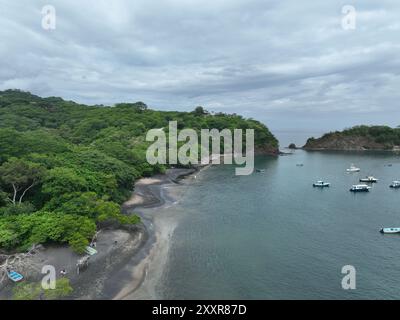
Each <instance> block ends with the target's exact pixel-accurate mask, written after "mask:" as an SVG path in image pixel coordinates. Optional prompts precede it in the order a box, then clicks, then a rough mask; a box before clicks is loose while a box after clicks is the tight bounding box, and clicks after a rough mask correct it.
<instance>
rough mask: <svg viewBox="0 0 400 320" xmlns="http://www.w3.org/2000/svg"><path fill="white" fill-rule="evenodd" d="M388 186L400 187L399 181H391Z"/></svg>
mask: <svg viewBox="0 0 400 320" xmlns="http://www.w3.org/2000/svg"><path fill="white" fill-rule="evenodd" d="M390 187H391V188H394V189H398V188H400V181H393V182H392V184H391V185H390Z"/></svg>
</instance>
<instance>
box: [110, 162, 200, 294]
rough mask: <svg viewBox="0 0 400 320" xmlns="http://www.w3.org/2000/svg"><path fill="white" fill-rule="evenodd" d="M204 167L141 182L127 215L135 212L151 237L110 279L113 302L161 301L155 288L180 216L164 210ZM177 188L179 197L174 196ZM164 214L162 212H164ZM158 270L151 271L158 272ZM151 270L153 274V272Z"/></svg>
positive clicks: (173, 171)
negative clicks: (188, 180)
mask: <svg viewBox="0 0 400 320" xmlns="http://www.w3.org/2000/svg"><path fill="white" fill-rule="evenodd" d="M202 169H203V168H202V167H200V168H196V169H168V170H167V172H166V174H163V175H156V176H153V177H151V178H143V179H140V180H139V181H138V182H137V184H135V192H134V193H133V194H132V197H131V198H130V199H129V200H128V201H126V202H125V203H124V205H123V211H124V212H125V213H132V212H135V213H136V214H138V215H139V216H140V217H141V218H142V221H143V224H144V225H145V228H146V230H147V232H148V234H149V238H148V239H147V241H146V243H144V245H143V246H142V248H141V249H140V251H139V252H138V253H137V254H136V255H134V256H132V259H131V260H130V261H129V262H128V263H127V264H126V265H125V266H124V267H123V268H121V269H120V270H118V271H117V273H115V274H114V275H113V276H112V277H111V278H110V279H108V281H107V283H106V286H105V288H104V289H105V290H104V294H105V295H106V296H107V298H109V299H113V300H141V299H155V298H157V296H156V292H155V286H156V285H157V283H158V280H159V278H160V276H161V275H162V274H161V273H162V269H163V268H162V267H163V266H164V265H165V263H166V260H167V258H168V251H169V248H170V244H171V243H170V238H171V236H172V234H173V232H174V229H175V228H176V226H177V219H176V218H177V217H175V216H167V215H166V213H165V212H162V211H163V209H165V208H168V207H170V206H172V205H174V204H176V203H177V202H178V201H179V199H180V198H181V197H182V193H183V192H184V191H182V190H178V189H179V188H180V187H182V186H184V185H182V184H181V182H180V181H181V180H183V179H185V178H188V177H189V176H191V175H193V174H194V173H197V172H199V171H200V170H202ZM171 189H174V190H173V191H174V192H175V195H172V194H171V193H172V191H171ZM161 212H162V213H161ZM154 267H155V268H156V269H158V270H150V269H154ZM149 270H150V272H149Z"/></svg>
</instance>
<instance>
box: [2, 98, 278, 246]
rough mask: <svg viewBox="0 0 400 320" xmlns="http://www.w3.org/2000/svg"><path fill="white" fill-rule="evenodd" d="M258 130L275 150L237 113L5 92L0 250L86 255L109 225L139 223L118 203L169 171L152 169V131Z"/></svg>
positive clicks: (258, 142) (257, 126) (258, 139)
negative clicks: (52, 249)
mask: <svg viewBox="0 0 400 320" xmlns="http://www.w3.org/2000/svg"><path fill="white" fill-rule="evenodd" d="M172 120H174V121H177V122H178V128H179V129H184V128H192V129H195V130H197V131H200V130H201V129H203V128H206V129H211V128H215V129H218V130H222V129H225V128H227V129H254V130H255V143H256V145H270V146H273V147H277V146H278V143H277V140H276V139H275V138H274V136H273V135H272V134H271V133H270V131H269V130H268V129H267V128H266V127H265V126H264V125H263V124H261V123H260V122H258V121H255V120H251V119H244V118H242V117H241V116H238V115H227V114H222V113H219V114H213V115H212V114H210V113H209V112H207V111H206V110H204V108H203V107H200V106H199V107H196V108H195V110H194V111H193V112H176V111H169V112H161V111H154V110H151V109H149V108H148V107H147V105H146V104H145V103H143V102H136V103H129V102H126V103H119V104H117V105H115V106H112V107H107V106H86V105H82V104H77V103H75V102H72V101H65V100H63V99H61V98H57V97H49V98H41V97H38V96H35V95H32V94H30V93H28V92H23V91H19V90H6V91H0V250H2V249H3V250H14V249H21V250H22V249H26V248H28V247H29V246H30V245H32V244H33V243H48V242H54V243H68V244H69V245H71V246H72V247H73V248H74V250H76V251H78V252H82V251H83V250H84V249H85V246H86V245H87V244H88V243H89V239H90V238H91V237H92V236H93V234H94V233H95V231H96V225H97V226H98V225H99V223H102V222H104V221H107V220H111V221H116V222H118V223H121V224H135V223H137V222H139V220H140V219H139V218H138V217H137V216H135V215H133V216H125V215H122V214H121V212H120V206H119V204H120V203H121V202H122V201H124V200H125V199H126V198H127V197H128V196H129V195H130V193H131V191H132V189H133V185H134V181H135V180H136V179H137V178H139V177H143V176H151V175H154V174H156V173H162V172H164V171H165V169H166V166H165V165H150V164H149V163H148V162H147V161H146V150H147V148H148V146H149V145H150V142H146V141H145V136H146V133H147V131H148V130H150V129H154V128H164V129H167V128H168V123H169V121H172Z"/></svg>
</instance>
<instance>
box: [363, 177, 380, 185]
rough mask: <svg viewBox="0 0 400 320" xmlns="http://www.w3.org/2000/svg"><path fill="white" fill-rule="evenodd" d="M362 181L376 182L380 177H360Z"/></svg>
mask: <svg viewBox="0 0 400 320" xmlns="http://www.w3.org/2000/svg"><path fill="white" fill-rule="evenodd" d="M360 182H369V183H375V182H378V179H376V178H374V177H373V176H367V177H365V178H362V179H360Z"/></svg>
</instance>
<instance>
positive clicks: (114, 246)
mask: <svg viewBox="0 0 400 320" xmlns="http://www.w3.org/2000/svg"><path fill="white" fill-rule="evenodd" d="M196 171H197V170H196V169H169V170H167V172H166V173H165V174H160V175H157V176H154V177H151V178H143V179H140V180H138V181H137V182H136V183H135V189H134V192H133V194H132V196H131V198H130V199H129V200H127V201H126V202H125V203H124V204H123V205H122V210H123V212H124V213H126V214H130V213H133V212H134V213H136V214H138V215H139V216H140V217H141V219H142V222H141V223H140V224H139V225H136V226H133V227H132V226H131V227H124V228H119V229H113V228H106V229H102V230H101V231H100V232H99V233H98V235H97V247H96V249H97V250H98V254H96V255H94V256H92V257H90V260H89V266H88V268H87V269H85V270H83V271H81V272H80V273H79V274H78V273H77V269H76V262H77V260H78V259H79V258H80V256H79V255H78V254H76V253H74V252H73V251H72V250H71V249H70V248H68V247H67V246H43V247H42V248H40V249H39V250H37V251H36V252H35V254H33V255H32V256H31V257H28V258H26V263H24V266H22V267H20V268H19V272H21V273H22V274H24V276H25V281H29V282H38V281H41V279H42V277H43V275H42V273H41V270H42V267H43V266H45V265H52V266H54V267H55V269H56V272H57V276H59V272H60V271H61V270H62V269H65V270H66V271H67V277H68V278H69V279H70V281H71V285H72V287H73V289H74V291H73V294H72V295H71V296H69V297H68V299H151V298H155V292H154V290H153V288H154V284H155V282H156V281H157V280H158V275H157V276H156V274H157V272H150V273H149V272H148V270H149V268H150V267H151V266H154V265H157V266H162V265H163V264H164V263H165V261H166V258H167V253H168V248H169V238H170V237H171V235H172V233H173V231H174V228H175V226H176V221H175V220H176V219H173V218H172V217H168V216H163V214H162V208H163V206H170V205H173V204H174V202H175V201H176V200H177V198H179V193H180V191H178V190H179V186H180V183H179V180H180V179H182V178H183V177H185V176H188V175H190V174H192V173H194V172H196ZM181 189H182V188H181ZM172 190H173V191H172ZM181 191H182V190H181ZM158 273H160V272H158ZM149 275H150V276H149ZM13 287H14V284H13V283H11V282H10V281H4V282H3V283H2V284H1V286H0V299H11V298H12V289H13Z"/></svg>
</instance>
